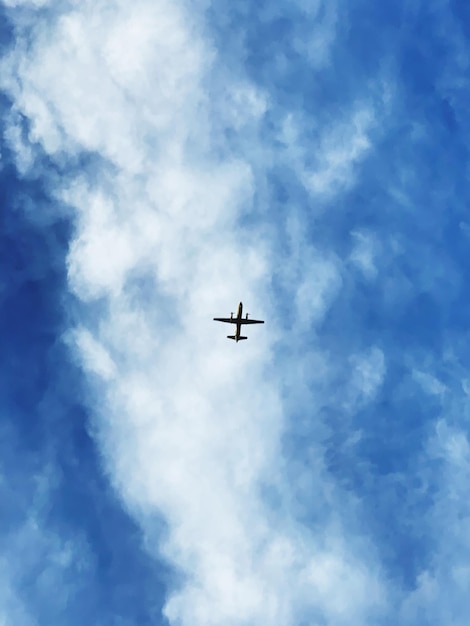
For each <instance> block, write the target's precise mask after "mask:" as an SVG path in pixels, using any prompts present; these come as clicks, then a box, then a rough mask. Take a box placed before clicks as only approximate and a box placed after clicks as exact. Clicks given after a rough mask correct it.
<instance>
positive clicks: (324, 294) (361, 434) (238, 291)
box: [0, 0, 468, 626]
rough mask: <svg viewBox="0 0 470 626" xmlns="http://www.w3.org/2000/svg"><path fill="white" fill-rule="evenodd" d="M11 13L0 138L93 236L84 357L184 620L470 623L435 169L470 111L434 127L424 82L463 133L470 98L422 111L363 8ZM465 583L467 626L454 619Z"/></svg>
mask: <svg viewBox="0 0 470 626" xmlns="http://www.w3.org/2000/svg"><path fill="white" fill-rule="evenodd" d="M4 5H5V7H7V8H8V9H9V13H8V15H9V17H10V20H11V22H12V23H13V24H14V26H15V46H14V47H13V46H12V47H11V48H10V49H9V51H8V53H7V54H6V55H5V56H4V58H3V60H2V62H1V66H0V70H1V76H2V78H1V87H2V89H3V91H4V92H5V93H6V94H8V97H9V98H10V99H11V102H12V108H11V111H10V112H9V113H8V116H6V117H5V120H4V125H5V133H4V139H5V142H6V144H7V145H8V147H9V150H11V152H12V153H13V155H14V158H15V163H16V167H17V171H18V173H19V174H20V175H21V176H22V177H24V179H25V180H38V179H40V180H41V181H42V184H43V185H44V188H45V189H46V191H47V194H48V198H50V203H51V206H50V207H49V211H50V212H51V214H56V215H58V216H60V218H61V219H64V217H69V218H70V219H71V221H72V223H73V234H72V235H71V236H70V241H69V248H68V255H67V281H68V283H67V284H68V289H69V290H70V292H71V293H72V294H73V296H74V297H75V298H77V299H78V300H79V302H80V307H79V314H78V315H79V322H78V323H77V324H74V326H73V327H69V328H68V329H67V332H66V333H65V335H64V337H65V340H66V342H67V345H68V346H69V350H70V354H71V357H72V358H73V359H75V362H76V363H78V364H79V366H80V367H81V368H83V371H84V372H85V375H86V381H87V383H86V389H87V398H86V404H87V410H88V413H89V415H88V419H89V424H90V426H89V429H90V432H91V433H92V436H93V439H94V442H95V445H96V446H97V449H98V450H99V454H100V455H101V458H102V463H103V468H102V469H103V472H104V473H105V475H106V476H108V477H109V480H110V482H111V484H112V486H113V488H114V489H115V491H116V493H117V494H118V497H119V498H120V501H121V503H122V507H123V508H124V509H125V510H126V511H128V512H129V514H130V515H131V516H132V518H133V519H134V520H135V522H136V523H137V524H138V525H139V528H140V529H141V532H142V536H143V537H144V539H143V544H144V546H145V550H146V551H147V553H148V554H149V555H150V557H151V558H152V559H154V560H155V562H156V563H158V564H159V566H161V567H163V563H165V566H166V567H167V568H169V570H171V574H170V573H169V572H167V575H166V578H165V580H166V585H167V589H166V591H167V596H166V600H165V603H164V606H163V607H162V615H164V616H165V617H166V618H167V619H168V621H169V622H170V623H171V624H175V625H176V624H179V625H181V626H186V625H189V624H191V625H196V626H197V625H201V626H203V625H204V626H210V625H211V624H214V625H216V624H217V625H218V626H229V625H238V624H240V625H242V624H265V625H266V626H269V625H273V626H274V625H276V626H283V625H285V626H293V625H297V624H310V623H318V624H327V625H328V626H330V625H331V626H333V625H335V626H340V625H341V624H351V623H353V624H356V623H357V624H369V623H380V624H387V623H396V620H397V619H398V621H401V623H404V624H413V623H419V619H420V615H421V616H422V615H423V611H424V614H425V615H427V616H428V618H429V620H431V619H435V622H434V623H445V620H447V621H449V620H450V621H452V623H455V624H458V623H464V622H463V621H462V620H463V619H464V618H463V616H464V615H465V608H466V606H467V603H466V601H465V599H464V598H463V589H464V587H465V581H466V576H467V569H466V561H465V559H464V558H462V559H461V560H459V559H456V558H455V553H456V551H457V550H462V549H464V548H465V549H466V543H465V528H464V525H461V524H459V523H458V522H457V520H458V519H459V517H461V516H465V514H466V513H465V510H462V505H461V504H459V503H460V501H461V499H463V498H464V497H465V493H466V491H465V490H466V488H465V476H466V472H467V469H466V465H467V460H468V459H467V457H468V432H467V429H466V427H465V426H464V425H463V424H462V422H461V420H459V418H458V416H457V412H456V410H455V407H454V405H452V406H450V405H449V404H448V403H449V400H448V397H449V395H450V394H451V393H452V394H453V396H452V397H453V398H454V402H461V404H460V405H459V406H461V407H464V406H465V398H466V395H465V394H466V392H465V390H464V388H463V387H462V383H461V380H462V379H463V378H464V374H463V371H462V370H464V369H465V363H464V364H462V363H463V361H464V359H463V357H462V356H461V355H460V353H459V354H458V339H456V338H455V336H454V335H453V334H452V333H454V332H456V331H455V328H459V321H458V320H457V319H456V320H455V321H453V322H452V323H449V324H448V326H447V327H445V321H443V320H445V319H447V318H446V315H447V316H450V315H452V313H451V312H449V303H448V301H447V300H446V299H444V298H443V297H442V291H443V288H444V287H446V289H447V298H448V299H449V301H450V300H452V299H453V301H454V302H460V301H459V298H460V297H461V289H462V284H464V282H465V274H464V272H463V271H462V268H461V265H460V260H459V258H458V257H457V256H453V254H452V253H451V252H449V250H450V244H449V246H442V245H441V244H440V243H439V242H438V237H439V236H440V235H439V233H440V232H441V231H442V228H443V226H444V225H445V218H444V217H443V213H442V211H441V212H440V211H439V210H438V204H439V202H441V201H443V199H448V198H453V195H452V190H451V189H449V187H448V186H447V184H446V180H445V177H444V176H443V175H441V173H440V171H441V170H442V167H444V164H443V161H442V160H441V161H438V173H437V174H436V176H435V177H432V176H431V175H430V174H429V168H430V167H431V164H430V161H428V160H427V156H428V155H427V150H428V149H429V148H430V147H432V148H434V150H436V143H435V142H436V141H437V140H436V139H435V138H434V135H433V134H432V132H431V129H432V128H434V127H437V128H439V129H440V132H441V133H442V134H443V136H445V137H446V138H447V135H445V132H446V131H445V128H446V127H445V122H443V121H442V120H443V119H444V120H446V119H448V118H449V115H450V113H449V110H448V109H446V111H447V114H446V115H447V117H446V116H443V117H442V118H441V117H439V115H438V114H436V116H437V117H436V119H435V120H433V118H432V117H426V114H428V112H429V108H426V106H424V105H422V104H421V103H422V102H424V101H426V102H428V103H429V102H432V103H435V100H433V99H432V96H428V95H427V96H425V95H423V94H427V93H428V92H427V91H426V84H425V83H426V80H425V79H426V78H427V79H428V80H429V82H430V83H431V82H432V81H434V82H435V83H436V84H437V85H439V86H440V89H441V92H442V93H443V94H444V95H443V96H442V97H443V98H444V97H445V98H446V101H447V103H448V106H450V107H451V108H452V109H453V110H454V111H457V112H458V106H457V105H455V106H454V105H451V104H449V102H451V101H453V100H452V99H453V98H457V99H458V95H456V91H455V85H456V82H455V77H454V78H452V76H450V75H449V74H445V75H444V70H443V74H442V76H436V77H432V80H431V78H429V77H426V76H424V75H423V76H424V77H423V76H421V75H420V78H422V79H423V85H424V86H423V87H422V93H421V95H420V94H419V93H418V92H411V91H410V90H407V85H408V81H409V82H410V83H413V72H415V73H416V76H417V75H418V74H419V72H418V70H417V69H416V67H417V66H416V64H413V63H410V65H409V66H406V69H403V70H402V69H401V68H400V67H399V62H398V57H397V55H398V52H397V50H398V49H399V47H398V46H397V47H395V41H396V40H393V38H392V37H391V36H388V32H389V31H387V29H386V26H387V27H388V25H390V28H391V29H392V30H393V28H394V25H395V24H396V23H398V22H399V19H398V18H397V16H395V15H389V16H388V17H387V20H388V21H384V22H383V24H382V26H383V29H384V30H383V32H384V37H383V40H381V45H380V47H379V48H378V50H380V52H381V55H382V56H381V58H382V61H383V62H382V63H377V64H376V63H375V62H374V61H372V60H371V61H370V62H369V61H368V59H367V57H366V51H365V48H364V45H363V43H362V40H361V37H360V35H361V34H362V35H364V33H366V34H367V33H368V32H369V31H370V32H372V30H373V24H374V23H375V22H374V19H375V20H378V19H379V18H378V17H377V16H375V13H374V11H373V10H372V9H371V7H370V6H368V5H367V3H361V5H360V6H358V7H357V8H356V9H355V10H354V11H353V10H351V11H350V12H346V13H345V15H344V16H342V17H341V16H339V15H338V13H337V11H336V5H335V4H334V3H331V4H329V5H328V6H327V5H326V3H322V2H318V3H317V4H316V5H315V7H314V8H313V9H311V10H310V11H309V12H306V10H305V5H304V4H303V3H301V2H298V3H296V4H295V6H293V7H287V4H286V5H284V3H279V9H278V10H271V9H268V8H265V9H263V8H261V9H257V11H256V12H255V14H256V15H255V19H253V20H251V17H253V14H252V11H254V9H252V8H251V9H250V8H248V7H247V6H245V5H244V4H243V5H240V6H241V8H239V9H237V10H235V9H233V10H231V11H229V12H228V13H227V15H228V16H229V17H228V18H227V19H226V21H225V22H224V19H222V13H218V12H217V9H215V8H214V7H210V8H209V7H202V8H201V9H200V10H199V11H195V10H194V7H189V6H188V5H187V4H186V3H184V2H180V3H175V2H167V1H165V0H158V1H157V2H152V1H150V0H138V1H137V2H134V3H132V4H130V3H128V2H126V1H124V0H122V1H121V0H114V1H113V2H111V3H110V2H104V1H98V2H91V1H85V2H81V3H80V4H77V3H73V2H72V3H66V4H62V3H58V2H52V1H51V2H49V3H40V2H36V3H34V2H33V3H31V2H30V3H27V2H24V3H15V2H4ZM366 5H367V6H366ZM436 6H438V10H439V11H441V12H443V13H445V12H446V9H445V8H442V6H441V5H440V4H439V3H437V4H436ZM33 8H34V9H37V11H34V10H33ZM39 9H40V10H39ZM284 11H285V14H286V15H287V16H288V17H282V16H283V12H284ZM361 11H363V13H361ZM397 11H398V10H397ZM398 12H399V13H400V15H404V14H405V13H406V11H405V8H403V7H400V9H399V11H398ZM424 13H425V12H424ZM446 15H447V14H446ZM365 16H368V17H369V19H370V21H367V20H365V19H362V18H364V17H365ZM421 17H423V18H424V17H425V18H426V19H428V20H430V23H431V25H432V27H433V29H434V30H433V32H435V33H436V37H438V36H441V35H439V34H438V33H439V32H440V31H439V30H438V29H437V25H436V23H435V22H434V21H433V20H434V19H435V18H432V17H430V16H429V15H427V14H426V15H420V16H419V18H420V19H421ZM418 22H419V19H418V17H417V16H415V22H413V24H414V27H415V28H418V26H417V24H418ZM452 23H454V22H452ZM350 24H353V25H354V26H355V27H356V28H349V26H350ZM371 24H372V26H371ZM368 29H369V30H368ZM394 32H395V31H394ZM231 33H232V34H231ZM260 33H261V34H263V37H262V38H261V41H264V42H265V44H266V46H265V47H264V48H263V45H260V44H259V43H257V38H256V36H255V35H256V34H260ZM311 33H314V35H315V36H314V37H313V38H312V36H311ZM287 35H292V36H287ZM371 36H372V35H371ZM224 37H226V40H227V45H226V47H224V49H222V47H221V43H220V42H221V41H222V40H223V39H224ZM312 41H314V43H312ZM413 41H414V39H413V37H411V36H410V37H409V39H407V40H406V46H408V47H407V48H406V49H407V50H408V52H409V54H410V58H411V57H412V56H413V54H414V55H418V56H419V54H420V51H419V46H417V47H416V46H415V44H414V43H413ZM459 41H460V45H461V46H464V44H463V43H462V42H461V40H459ZM406 46H405V47H406ZM430 47H431V48H432V46H430ZM437 48H438V46H437ZM267 50H269V54H267V53H266V51H267ZM428 52H429V57H430V58H433V55H432V50H431V51H429V50H428ZM230 55H232V56H230ZM449 56H450V57H452V58H455V57H456V53H455V51H453V49H451V51H450V52H449ZM430 65H431V64H430ZM426 67H428V66H427V65H426ZM452 67H453V71H454V70H455V72H457V74H458V72H459V71H460V68H461V64H460V65H459V63H457V62H456V64H454V66H452ZM455 68H457V69H455ZM356 69H357V71H355V70H356ZM416 76H415V78H416ZM306 77H310V80H307V79H306ZM352 77H353V78H352ZM415 83H416V81H415ZM449 90H450V91H452V94H453V95H452V98H451V97H450V96H449ZM420 97H421V98H422V100H420ZM426 97H428V98H430V99H429V100H426ZM421 106H422V109H420V107H421ZM420 112H421V113H422V119H420V115H419V113H420ZM455 117H456V118H457V117H458V115H457V113H455ZM436 120H439V123H440V124H442V126H439V125H436V124H433V123H432V122H433V121H434V122H435V121H436ZM433 132H434V131H433ZM436 132H437V131H436ZM455 141H456V140H455ZM454 147H455V150H456V151H458V149H460V148H459V146H454ZM435 154H438V152H437V150H436V152H435ZM436 158H437V157H436ZM410 163H411V164H410ZM439 168H441V170H439ZM456 176H457V175H456ZM422 177H426V184H419V182H420V181H421V179H422ZM431 182H432V183H433V184H435V187H434V188H435V193H436V198H437V200H436V199H433V198H432V196H430V194H429V192H428V187H429V185H430V183H431ZM421 201H423V202H424V201H426V202H428V204H427V205H426V206H430V207H431V209H432V212H431V215H430V217H429V219H428V220H427V219H425V217H426V216H425V214H424V209H421V208H420V202H421ZM44 219H45V218H44ZM50 219H52V218H50ZM36 220H37V221H38V222H39V223H41V220H42V217H36ZM452 220H453V221H455V218H454V215H452ZM45 222H46V220H45ZM458 224H462V219H461V218H460V217H459V220H458ZM43 226H44V224H43ZM459 229H460V230H459V233H464V230H465V229H462V228H460V227H459ZM446 232H447V231H446ZM449 236H450V235H449ZM463 236H464V235H462V237H463ZM459 245H463V244H462V243H460V239H459ZM437 251H439V252H440V253H441V258H439V260H438V261H437V262H434V263H433V261H434V260H435V259H436V252H437ZM456 254H457V253H456ZM240 299H243V301H244V304H245V308H248V311H249V312H253V314H254V315H256V316H257V317H258V316H259V317H261V318H265V319H266V321H267V324H265V326H264V327H262V328H254V329H250V339H249V341H248V342H244V344H243V345H242V346H234V345H232V343H231V342H228V341H226V340H225V334H226V333H225V331H224V329H223V328H222V327H220V326H219V327H216V326H215V325H214V324H213V323H212V321H211V320H212V317H213V316H214V315H226V314H227V313H228V312H230V310H233V308H234V307H235V306H236V305H237V303H238V301H239V300H240ZM69 302H70V301H69ZM461 303H462V305H463V306H467V304H466V301H465V302H464V301H462V302H461ZM69 306H72V305H71V304H69ZM74 314H75V313H74ZM441 356H443V365H442V367H440V366H439V365H438V364H437V361H438V360H439V358H440V357H441ZM459 368H460V369H459ZM456 381H458V382H459V384H457V382H456ZM435 463H438V464H439V466H440V467H443V468H444V469H445V471H444V472H443V473H442V478H439V479H437V478H436V476H437V474H436V471H435V469H434V465H433V464H435ZM453 489H455V491H452V490H453ZM452 493H454V496H452ZM398 510H400V513H399V514H397V511H398ZM423 520H426V521H423ZM445 529H451V531H450V532H451V534H452V540H451V539H447V538H443V536H445ZM390 534H392V535H393V538H392V539H391V538H390ZM437 537H440V538H441V539H440V540H439V542H437V543H435V542H436V541H437V540H436V538H437ZM71 550H72V553H74V554H75V553H76V551H77V550H78V551H79V550H80V541H78V542H77V544H76V545H75V546H74V547H73V548H71ZM52 551H53V550H52ZM74 551H75V552H74ZM57 554H59V555H63V551H61V550H58V551H57ZM433 554H434V557H433V556H432V555H433ZM57 558H58V560H59V561H60V559H61V558H62V557H60V558H59V557H57ZM64 558H65V557H64ZM67 558H69V557H67ZM447 566H448V568H449V569H446V567H447ZM59 569H60V568H59ZM447 571H451V572H452V574H451V575H448V574H447V573H446V572H447ZM55 575H56V570H54V572H53V574H51V576H52V578H54V576H55ZM452 581H454V583H455V589H454V592H453V595H452V598H453V601H454V605H453V606H454V608H452V603H451V602H450V601H449V602H447V601H446V600H445V598H442V599H438V600H435V598H436V596H437V595H438V593H437V590H439V589H450V588H451V583H452ZM8 584H9V586H10V587H12V584H11V583H8ZM13 586H14V585H13ZM12 593H13V596H14V593H15V591H14V590H13V592H12ZM13 596H12V597H13ZM5 604H6V606H7V609H5V610H7V611H8V612H9V613H11V611H13V610H14V609H11V608H8V606H9V605H8V598H7V600H5ZM11 615H12V613H11ZM9 619H13V617H10V618H9ZM162 619H163V618H162ZM438 620H441V622H439V621H438ZM459 620H460V621H459ZM25 623H27V622H25Z"/></svg>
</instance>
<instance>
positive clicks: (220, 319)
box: [214, 317, 237, 324]
mask: <svg viewBox="0 0 470 626" xmlns="http://www.w3.org/2000/svg"><path fill="white" fill-rule="evenodd" d="M214 321H215V322H227V324H236V323H237V319H236V318H235V319H234V318H233V317H214Z"/></svg>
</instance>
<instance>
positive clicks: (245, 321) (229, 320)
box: [214, 302, 264, 343]
mask: <svg viewBox="0 0 470 626" xmlns="http://www.w3.org/2000/svg"><path fill="white" fill-rule="evenodd" d="M242 316H243V303H242V302H240V304H239V305H238V313H237V317H233V313H231V314H230V317H214V320H215V321H216V322H227V324H236V325H237V329H236V331H235V334H234V335H227V339H234V340H235V341H236V342H237V343H238V342H239V341H241V340H242V339H248V337H242V335H241V334H240V333H241V330H242V324H264V321H262V320H249V319H248V313H247V314H246V317H245V318H243V317H242Z"/></svg>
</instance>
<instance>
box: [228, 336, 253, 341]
mask: <svg viewBox="0 0 470 626" xmlns="http://www.w3.org/2000/svg"><path fill="white" fill-rule="evenodd" d="M227 339H236V337H235V335H227ZM241 339H248V337H239V338H238V341H240V340H241Z"/></svg>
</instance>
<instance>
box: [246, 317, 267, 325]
mask: <svg viewBox="0 0 470 626" xmlns="http://www.w3.org/2000/svg"><path fill="white" fill-rule="evenodd" d="M240 324H264V321H263V320H247V319H246V318H245V319H241V320H240Z"/></svg>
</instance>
